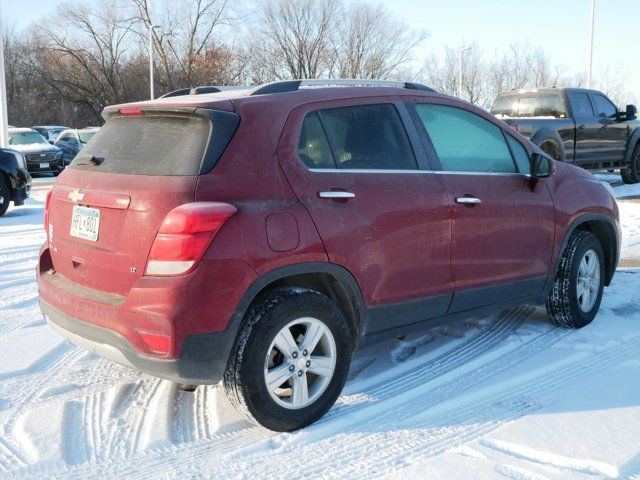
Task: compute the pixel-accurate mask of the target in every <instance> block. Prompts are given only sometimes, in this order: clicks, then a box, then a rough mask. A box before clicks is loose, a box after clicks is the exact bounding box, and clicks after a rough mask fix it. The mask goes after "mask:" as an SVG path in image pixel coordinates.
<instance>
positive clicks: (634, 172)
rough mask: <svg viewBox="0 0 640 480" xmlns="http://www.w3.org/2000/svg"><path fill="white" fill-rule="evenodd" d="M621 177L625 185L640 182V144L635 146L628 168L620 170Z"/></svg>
mask: <svg viewBox="0 0 640 480" xmlns="http://www.w3.org/2000/svg"><path fill="white" fill-rule="evenodd" d="M620 176H621V177H622V181H623V182H624V183H629V184H631V183H638V182H640V143H639V144H637V145H636V146H635V148H634V149H633V153H632V154H631V161H630V162H629V165H628V166H627V167H626V168H622V169H620Z"/></svg>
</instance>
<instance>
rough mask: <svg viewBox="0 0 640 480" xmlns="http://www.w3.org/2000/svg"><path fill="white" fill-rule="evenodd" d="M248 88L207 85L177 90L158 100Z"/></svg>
mask: <svg viewBox="0 0 640 480" xmlns="http://www.w3.org/2000/svg"><path fill="white" fill-rule="evenodd" d="M248 88H250V87H245V86H243V85H225V86H222V85H219V86H213V85H207V86H200V87H193V88H179V89H178V90H174V91H172V92H168V93H165V94H164V95H162V96H161V97H158V98H169V97H179V96H182V95H202V94H204V93H218V92H224V91H225V90H241V89H248Z"/></svg>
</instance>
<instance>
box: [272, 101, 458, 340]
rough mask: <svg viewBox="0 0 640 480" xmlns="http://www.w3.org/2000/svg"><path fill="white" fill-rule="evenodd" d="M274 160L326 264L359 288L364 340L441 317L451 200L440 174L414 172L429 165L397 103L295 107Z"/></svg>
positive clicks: (447, 280) (449, 287)
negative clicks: (316, 235)
mask: <svg viewBox="0 0 640 480" xmlns="http://www.w3.org/2000/svg"><path fill="white" fill-rule="evenodd" d="M407 127H408V128H409V130H408V131H407V129H406V128H407ZM278 155H279V159H280V162H281V165H282V168H283V170H284V171H285V173H286V175H287V177H288V179H289V181H290V184H291V186H292V188H293V189H294V191H295V193H296V195H297V197H298V199H299V200H300V201H301V202H302V203H303V204H304V206H305V207H306V208H307V210H308V211H309V213H310V214H311V217H312V218H313V221H314V222H315V224H316V227H317V229H318V232H319V234H320V237H321V238H322V241H323V243H324V246H325V248H326V251H327V254H328V257H329V260H330V261H331V262H333V263H336V264H339V265H342V266H344V267H345V268H347V269H348V270H349V271H350V272H351V273H352V274H353V275H354V277H355V278H356V280H357V282H358V283H359V285H360V288H361V290H362V294H363V296H364V299H365V303H366V304H367V305H366V306H367V309H368V321H367V326H366V328H367V333H375V332H377V331H382V330H386V329H390V328H393V327H398V326H401V325H408V324H412V323H417V322H419V321H422V320H426V319H428V318H432V317H438V316H441V315H443V314H444V313H446V311H447V309H448V307H449V303H450V301H451V297H452V291H453V282H452V276H451V270H450V263H449V262H450V248H451V243H450V242H451V220H450V211H449V200H448V197H447V194H446V192H445V190H444V188H443V186H442V185H441V183H440V182H439V181H438V180H437V178H436V176H435V175H434V174H433V173H432V172H428V171H424V170H421V169H420V167H422V168H425V169H428V168H429V166H428V164H427V163H426V157H425V153H424V149H423V148H422V146H421V145H419V140H418V136H417V132H416V130H415V126H414V125H413V123H412V122H411V120H410V118H409V117H408V114H407V112H406V109H405V107H404V105H403V104H401V103H399V102H398V99H397V98H396V97H384V98H367V99H360V100H354V99H351V100H335V101H329V102H321V103H316V104H312V105H305V106H303V107H299V108H298V109H296V110H294V111H293V112H292V114H291V116H290V117H289V120H288V123H287V125H286V127H285V131H284V134H283V138H282V140H281V143H280V149H279V153H278Z"/></svg>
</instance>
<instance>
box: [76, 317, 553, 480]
mask: <svg viewBox="0 0 640 480" xmlns="http://www.w3.org/2000/svg"><path fill="white" fill-rule="evenodd" d="M533 311H534V309H533V308H531V307H518V308H515V309H511V310H508V311H506V312H504V313H503V314H501V315H500V317H499V319H498V320H497V321H496V322H494V323H492V325H491V328H489V329H487V330H485V331H483V332H482V333H480V334H478V335H476V336H474V337H472V338H470V339H468V340H467V341H465V342H463V343H461V344H459V345H457V346H456V347H454V348H452V349H451V350H449V351H447V352H444V353H442V354H441V355H440V356H438V357H436V358H435V359H430V360H429V361H427V362H425V364H421V365H418V366H415V367H412V368H411V369H410V370H409V372H411V373H412V375H411V378H412V379H413V382H414V384H413V385H414V386H422V385H424V384H425V383H427V381H428V380H425V378H424V375H425V372H426V371H429V370H431V371H432V372H434V373H432V374H431V375H432V378H431V380H433V379H436V378H438V377H439V376H441V375H444V374H446V373H448V372H449V371H452V370H455V369H457V368H459V367H460V366H461V365H464V364H465V363H466V362H469V361H471V360H472V359H473V358H475V357H478V356H482V355H483V354H484V353H486V352H487V351H489V350H491V349H492V348H493V347H494V346H495V344H498V343H500V342H501V341H503V340H504V339H506V338H507V337H509V336H510V335H511V334H512V333H513V332H515V331H516V330H517V328H518V327H519V326H520V325H521V324H522V322H523V321H524V320H525V319H526V318H527V317H528V316H530V315H531V313H532V312H533ZM550 333H553V334H554V335H555V334H559V333H558V331H557V330H556V329H553V330H551V332H547V333H544V334H542V335H541V336H544V337H545V340H544V342H545V345H546V344H547V343H546V342H547V339H546V336H547V335H548V334H550ZM493 337H496V340H495V342H494V341H492V340H491V338H493ZM449 360H450V365H447V363H448V361H449ZM431 364H436V365H438V367H437V368H433V367H429V365H431ZM400 368H401V367H400ZM427 375H429V374H427ZM383 376H384V377H385V378H386V375H384V374H383ZM388 383H389V381H388V380H387V379H385V380H383V381H381V382H377V383H374V385H373V386H372V387H370V388H382V387H385V386H387V385H388ZM406 388H408V387H407V386H406V385H404V386H403V387H401V388H400V389H393V390H387V394H388V395H389V396H390V397H391V398H393V396H394V395H395V394H396V393H397V390H404V389H406ZM384 390H385V389H383V391H384ZM376 405H377V404H376ZM367 406H369V405H358V404H356V405H349V404H346V405H344V407H343V408H342V411H343V412H344V413H341V414H340V415H337V416H335V417H334V421H335V422H339V419H340V418H341V417H343V416H344V415H347V414H348V413H351V412H353V411H355V410H354V409H356V408H357V409H358V410H359V409H360V408H366V407H367ZM324 423H326V422H324ZM292 435H296V434H292ZM280 436H283V435H282V434H274V433H273V432H270V431H268V430H265V429H263V428H261V427H256V426H253V425H248V426H247V427H244V428H241V429H239V430H234V431H231V432H226V433H224V434H217V435H211V436H210V437H209V440H208V441H207V439H204V440H202V441H196V442H191V443H187V444H183V445H177V446H176V445H172V446H170V447H168V448H160V449H155V450H152V451H150V452H148V453H147V454H144V455H141V456H139V457H137V460H138V462H143V463H144V465H145V467H144V468H145V469H146V468H148V467H149V466H150V465H153V464H156V463H157V462H159V464H158V472H159V473H162V472H161V469H162V468H163V465H165V463H164V461H165V457H167V456H169V457H171V456H172V455H174V456H178V455H182V454H184V455H185V456H188V457H191V456H192V455H195V456H196V457H198V456H201V455H206V454H210V453H212V452H213V453H214V454H215V455H216V456H217V457H222V456H225V455H227V456H228V455H229V454H233V453H235V452H237V451H239V450H242V449H247V448H250V447H251V446H253V445H254V444H256V443H258V442H261V441H266V440H269V439H275V438H277V437H280ZM285 436H286V435H285ZM147 458H148V460H150V465H147V463H146V462H145V460H146V459H147ZM143 459H145V460H143ZM138 462H136V463H138ZM187 463H188V461H187ZM114 468H115V471H114ZM129 468H130V467H129ZM100 472H101V474H103V475H124V476H126V475H127V472H125V471H122V472H120V473H117V472H119V468H118V466H112V467H109V466H107V465H103V466H102V468H101V470H100ZM69 473H71V472H69ZM93 473H95V472H93V471H92V470H89V469H87V470H83V469H77V470H74V472H73V474H72V475H71V477H70V478H81V477H82V476H83V475H90V474H93Z"/></svg>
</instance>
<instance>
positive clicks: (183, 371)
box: [40, 299, 235, 385]
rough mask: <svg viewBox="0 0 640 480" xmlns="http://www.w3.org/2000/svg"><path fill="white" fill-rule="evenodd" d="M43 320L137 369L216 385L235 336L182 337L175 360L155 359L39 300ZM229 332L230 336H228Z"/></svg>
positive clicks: (95, 350) (83, 344)
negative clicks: (182, 341)
mask: <svg viewBox="0 0 640 480" xmlns="http://www.w3.org/2000/svg"><path fill="white" fill-rule="evenodd" d="M40 309H41V310H42V313H43V314H44V318H45V319H46V321H47V323H48V324H49V325H50V326H51V327H52V328H53V329H54V330H55V331H56V332H58V333H59V334H60V335H62V336H63V337H65V338H66V339H67V340H69V341H71V342H72V343H74V344H76V345H78V346H79V347H82V348H85V349H87V350H89V351H91V352H93V353H95V354H97V355H100V356H101V357H104V358H107V359H109V360H111V361H114V362H116V363H120V364H122V365H126V366H128V367H132V368H134V369H136V370H139V371H141V372H144V373H147V374H149V375H153V376H155V377H160V378H164V379H167V380H171V381H172V382H177V383H188V384H192V385H201V384H202V385H205V384H216V383H218V382H220V380H221V379H222V375H223V373H224V371H225V369H226V366H227V359H228V353H227V354H226V355H225V354H224V353H222V352H228V349H229V345H231V344H232V343H233V341H234V339H235V332H231V331H230V330H231V329H228V330H225V331H223V332H219V333H208V334H200V335H193V336H190V337H187V338H186V339H185V340H184V344H183V349H182V354H181V355H180V357H179V358H175V359H167V360H163V359H156V358H152V357H148V356H145V355H142V354H140V353H139V352H137V351H136V349H135V348H133V347H132V346H131V344H130V343H129V342H128V341H127V340H126V339H125V338H124V337H123V336H121V335H119V334H117V333H115V332H113V331H110V330H107V329H105V328H100V327H98V326H96V325H92V324H90V323H87V322H83V321H82V320H79V319H77V318H73V317H70V316H69V315H66V314H64V313H62V312H60V311H58V310H56V309H55V308H53V307H52V306H51V305H49V304H48V303H47V302H45V301H44V300H42V299H41V300H40ZM232 333H233V335H232Z"/></svg>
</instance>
